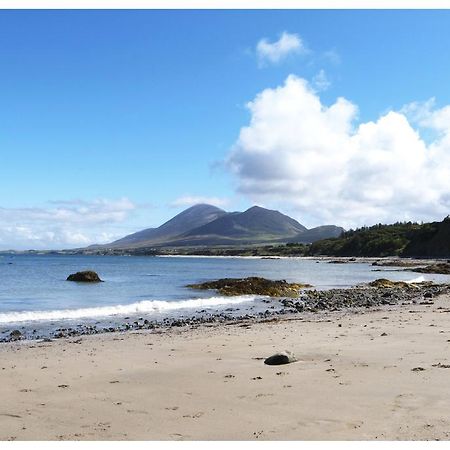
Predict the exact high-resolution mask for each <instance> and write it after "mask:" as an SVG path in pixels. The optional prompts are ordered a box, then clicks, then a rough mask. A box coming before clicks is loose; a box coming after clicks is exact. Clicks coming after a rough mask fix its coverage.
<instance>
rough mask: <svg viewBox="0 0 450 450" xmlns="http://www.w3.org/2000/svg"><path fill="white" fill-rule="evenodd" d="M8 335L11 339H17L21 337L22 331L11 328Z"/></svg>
mask: <svg viewBox="0 0 450 450" xmlns="http://www.w3.org/2000/svg"><path fill="white" fill-rule="evenodd" d="M9 337H10V339H11V340H12V341H18V340H20V339H22V333H21V332H20V331H19V330H13V331H11V333H9Z"/></svg>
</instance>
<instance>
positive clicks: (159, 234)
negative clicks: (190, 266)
mask: <svg viewBox="0 0 450 450" xmlns="http://www.w3.org/2000/svg"><path fill="white" fill-rule="evenodd" d="M226 214H228V213H227V212H226V211H224V210H223V209H220V208H217V207H216V206H212V205H204V204H200V205H194V206H191V207H190V208H188V209H186V210H185V211H183V212H181V213H180V214H178V215H176V216H175V217H173V218H172V219H170V220H169V221H167V222H166V223H164V224H163V225H161V226H160V227H158V228H147V229H145V230H142V231H138V232H137V233H133V234H130V235H128V236H125V237H124V238H122V239H119V240H117V241H114V242H112V243H111V244H108V245H107V247H109V248H133V247H145V246H148V245H155V244H161V243H164V242H167V241H170V240H171V239H173V238H174V237H176V236H179V235H182V234H184V233H186V232H187V231H189V230H192V229H193V228H197V227H200V226H202V225H205V224H207V223H209V222H212V221H214V220H216V219H218V218H219V217H222V216H224V215H226Z"/></svg>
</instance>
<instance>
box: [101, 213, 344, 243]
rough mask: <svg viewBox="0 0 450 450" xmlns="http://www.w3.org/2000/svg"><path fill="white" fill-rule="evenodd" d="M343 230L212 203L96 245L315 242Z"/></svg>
mask: <svg viewBox="0 0 450 450" xmlns="http://www.w3.org/2000/svg"><path fill="white" fill-rule="evenodd" d="M341 232H342V229H341V228H339V227H336V226H334V225H326V226H322V227H317V228H313V229H311V230H308V229H307V228H306V227H304V226H303V225H302V224H300V223H299V222H297V221H296V220H294V219H292V218H291V217H289V216H287V215H285V214H282V213H280V212H279V211H273V210H270V209H265V208H261V207H259V206H253V207H251V208H249V209H247V210H246V211H244V212H226V211H224V210H222V209H220V208H217V207H215V206H211V205H195V206H192V207H191V208H188V209H187V210H185V211H183V212H181V213H180V214H178V215H177V216H175V217H174V218H172V219H170V220H169V221H168V222H166V223H164V224H163V225H161V226H160V227H158V228H148V229H145V230H142V231H139V232H137V233H133V234H130V235H129V236H125V237H124V238H122V239H119V240H117V241H115V242H112V243H111V244H106V245H103V246H97V247H96V248H103V249H105V248H107V249H138V248H161V247H187V246H190V247H195V246H199V247H200V246H202V247H209V246H211V247H212V246H219V245H221V246H223V245H227V246H228V245H229V246H235V245H255V244H265V243H285V242H312V241H314V240H317V239H321V238H327V237H335V236H339V235H340V233H341Z"/></svg>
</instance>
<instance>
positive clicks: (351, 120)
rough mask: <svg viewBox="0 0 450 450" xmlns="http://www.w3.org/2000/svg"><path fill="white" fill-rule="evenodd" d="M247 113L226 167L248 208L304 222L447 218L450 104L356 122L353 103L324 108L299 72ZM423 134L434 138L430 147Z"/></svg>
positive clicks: (350, 224) (416, 106)
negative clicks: (281, 211)
mask: <svg viewBox="0 0 450 450" xmlns="http://www.w3.org/2000/svg"><path fill="white" fill-rule="evenodd" d="M247 107H248V109H249V111H250V114H251V119H250V123H249V125H248V126H245V127H243V128H242V129H241V131H240V134H239V138H238V140H237V141H236V143H235V145H234V146H233V149H232V150H231V152H230V154H229V155H228V158H227V161H226V163H227V166H228V168H229V169H230V170H231V171H232V172H233V173H234V175H235V176H236V179H237V182H238V189H239V191H240V192H241V193H244V194H246V195H247V196H248V197H249V198H250V199H251V200H252V201H254V202H259V203H262V204H266V205H268V206H273V205H278V206H279V207H283V208H286V209H289V210H292V208H293V209H294V210H295V211H296V213H297V217H298V218H299V219H300V220H301V221H303V222H304V223H305V224H307V225H319V224H323V223H336V224H339V225H343V226H345V227H354V226H359V225H363V224H373V223H378V222H393V221H396V220H431V219H442V218H443V217H444V216H446V215H447V214H449V212H450V187H449V183H448V180H449V179H450V107H444V108H441V109H434V104H433V103H432V102H427V103H425V104H411V105H408V106H407V107H405V108H404V109H402V110H401V111H390V112H388V113H386V114H384V115H382V116H381V117H379V118H377V119H376V120H374V121H370V122H366V123H359V124H358V123H357V118H358V108H357V106H356V105H354V104H353V103H352V102H350V101H349V100H347V99H345V98H342V97H341V98H338V99H337V100H336V101H335V102H334V103H333V104H331V105H328V106H327V105H324V104H323V103H322V102H321V99H320V97H319V96H318V94H317V92H316V91H315V89H314V88H313V87H312V86H311V85H310V84H309V83H308V82H307V81H306V80H304V79H301V78H298V77H296V76H293V75H290V76H289V77H288V78H287V79H286V81H285V83H284V84H283V85H282V86H279V87H277V88H274V89H266V90H264V91H262V92H261V93H259V94H258V95H257V96H256V98H255V99H254V100H253V101H251V102H250V103H248V105H247ZM409 116H414V120H415V122H416V123H417V125H416V126H414V120H412V119H411V118H408V117H409ZM423 128H428V129H431V130H432V131H433V132H434V133H435V137H434V139H432V140H431V141H430V142H426V141H425V140H424V139H423V138H422V137H421V131H422V129H423Z"/></svg>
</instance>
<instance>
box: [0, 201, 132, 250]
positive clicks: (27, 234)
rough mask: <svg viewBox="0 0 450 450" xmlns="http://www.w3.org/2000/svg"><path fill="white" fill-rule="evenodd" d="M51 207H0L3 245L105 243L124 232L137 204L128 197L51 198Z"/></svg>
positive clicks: (44, 246) (43, 246)
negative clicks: (55, 199)
mask: <svg viewBox="0 0 450 450" xmlns="http://www.w3.org/2000/svg"><path fill="white" fill-rule="evenodd" d="M51 203H52V204H53V206H52V207H50V208H2V207H0V249H32V248H33V249H50V248H70V247H77V246H86V245H89V244H93V243H106V242H110V241H111V240H113V239H115V238H118V237H122V236H123V235H124V234H125V233H124V232H123V231H121V230H120V229H119V228H120V227H118V225H117V224H120V223H122V222H124V221H125V220H126V219H127V218H128V217H129V214H130V213H131V212H133V211H134V210H135V209H136V205H135V204H134V203H133V202H131V201H130V200H128V199H127V198H121V199H118V200H108V199H98V200H94V201H91V202H87V201H83V200H71V201H58V202H51Z"/></svg>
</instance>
